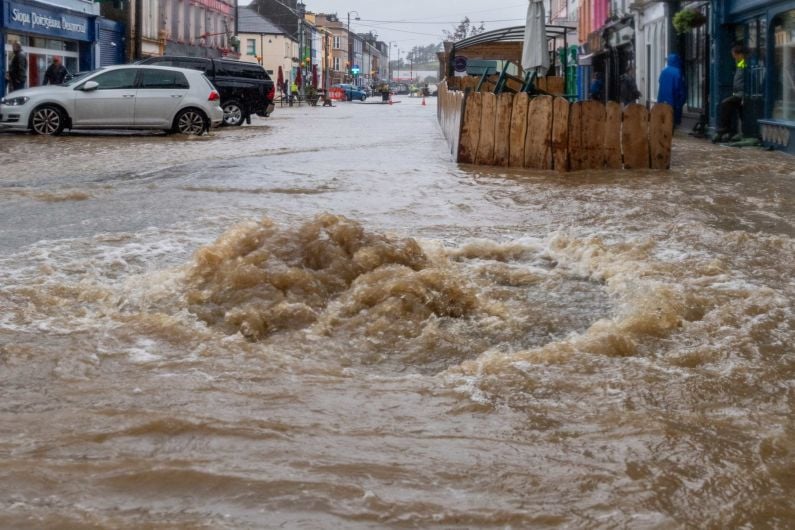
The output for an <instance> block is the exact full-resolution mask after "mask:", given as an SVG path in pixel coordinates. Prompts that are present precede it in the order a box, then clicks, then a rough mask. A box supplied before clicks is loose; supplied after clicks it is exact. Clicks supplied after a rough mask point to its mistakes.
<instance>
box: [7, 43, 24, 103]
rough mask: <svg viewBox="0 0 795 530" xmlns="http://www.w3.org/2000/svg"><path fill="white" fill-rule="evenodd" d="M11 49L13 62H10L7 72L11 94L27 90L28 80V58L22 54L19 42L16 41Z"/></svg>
mask: <svg viewBox="0 0 795 530" xmlns="http://www.w3.org/2000/svg"><path fill="white" fill-rule="evenodd" d="M11 49H12V50H13V52H12V55H11V60H10V61H9V62H8V71H6V80H7V81H8V86H9V92H13V91H14V90H20V89H22V88H25V82H26V81H27V79H28V58H27V56H26V55H25V54H24V53H23V52H22V46H21V45H20V44H19V41H14V43H13V44H12V45H11Z"/></svg>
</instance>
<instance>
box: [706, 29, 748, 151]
mask: <svg viewBox="0 0 795 530" xmlns="http://www.w3.org/2000/svg"><path fill="white" fill-rule="evenodd" d="M732 58H734V64H735V70H734V80H733V82H732V95H731V96H729V97H727V98H725V99H724V100H723V101H721V102H720V105H718V128H717V129H715V137H714V138H713V139H712V141H713V142H715V143H717V142H721V141H727V140H729V139H731V137H732V136H734V135H735V134H737V119H738V118H740V117H742V111H743V98H744V97H745V70H746V67H747V65H746V62H745V48H743V46H742V45H741V44H738V45H736V46H735V47H734V48H732Z"/></svg>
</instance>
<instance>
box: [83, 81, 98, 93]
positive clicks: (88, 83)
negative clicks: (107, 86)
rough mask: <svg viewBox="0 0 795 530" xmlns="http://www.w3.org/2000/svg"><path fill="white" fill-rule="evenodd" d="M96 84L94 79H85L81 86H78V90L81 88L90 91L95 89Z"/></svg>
mask: <svg viewBox="0 0 795 530" xmlns="http://www.w3.org/2000/svg"><path fill="white" fill-rule="evenodd" d="M98 86H99V83H97V82H96V81H86V82H85V83H84V84H83V86H82V87H80V90H83V91H85V92H91V91H92V90H96V89H97V87H98Z"/></svg>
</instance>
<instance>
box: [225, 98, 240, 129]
mask: <svg viewBox="0 0 795 530" xmlns="http://www.w3.org/2000/svg"><path fill="white" fill-rule="evenodd" d="M221 108H223V109H224V125H233V126H238V125H243V119H244V118H243V108H242V107H241V106H240V103H238V102H237V101H235V100H230V101H227V102H226V103H224V104H223V105H221Z"/></svg>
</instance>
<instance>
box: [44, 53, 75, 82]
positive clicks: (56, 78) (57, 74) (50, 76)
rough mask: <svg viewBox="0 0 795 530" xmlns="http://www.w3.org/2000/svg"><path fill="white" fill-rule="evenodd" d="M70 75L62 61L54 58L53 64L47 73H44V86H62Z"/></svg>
mask: <svg viewBox="0 0 795 530" xmlns="http://www.w3.org/2000/svg"><path fill="white" fill-rule="evenodd" d="M68 74H69V72H68V71H67V70H66V67H65V66H64V65H62V64H61V60H60V59H59V58H58V57H53V58H52V63H51V64H50V66H48V67H47V71H46V72H44V84H45V85H60V84H61V83H63V80H64V79H66V76H67V75H68Z"/></svg>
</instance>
